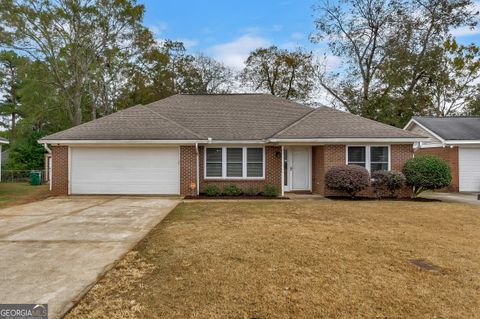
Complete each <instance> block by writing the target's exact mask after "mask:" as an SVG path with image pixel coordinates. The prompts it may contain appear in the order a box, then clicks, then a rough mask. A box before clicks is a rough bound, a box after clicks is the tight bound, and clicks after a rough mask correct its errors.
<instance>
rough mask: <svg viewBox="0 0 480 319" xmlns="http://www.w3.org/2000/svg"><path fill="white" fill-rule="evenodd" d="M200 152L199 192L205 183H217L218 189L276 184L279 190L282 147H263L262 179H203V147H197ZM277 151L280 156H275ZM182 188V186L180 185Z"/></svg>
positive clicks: (261, 186) (260, 187)
mask: <svg viewBox="0 0 480 319" xmlns="http://www.w3.org/2000/svg"><path fill="white" fill-rule="evenodd" d="M199 152H200V192H203V188H204V187H205V186H206V185H217V186H218V187H220V189H223V187H224V186H225V185H231V184H233V185H236V186H238V187H240V188H242V189H247V188H249V187H258V189H259V190H260V191H262V190H263V187H264V186H265V185H267V184H273V185H275V186H277V189H278V191H279V192H281V189H282V188H281V187H282V157H281V152H282V148H281V147H280V146H266V147H265V179H262V180H237V179H230V180H229V179H208V180H205V179H204V176H205V173H204V172H205V171H204V159H203V158H204V154H205V153H204V147H203V146H201V147H199ZM277 152H278V153H279V154H280V156H278V157H277V155H276V154H277ZM181 188H182V187H181Z"/></svg>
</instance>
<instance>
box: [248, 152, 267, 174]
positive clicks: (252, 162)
mask: <svg viewBox="0 0 480 319" xmlns="http://www.w3.org/2000/svg"><path fill="white" fill-rule="evenodd" d="M262 176H263V148H247V177H262Z"/></svg>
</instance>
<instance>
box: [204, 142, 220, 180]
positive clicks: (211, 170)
mask: <svg viewBox="0 0 480 319" xmlns="http://www.w3.org/2000/svg"><path fill="white" fill-rule="evenodd" d="M222 153H223V150H222V149H221V148H207V152H206V155H207V156H206V159H207V161H206V164H207V165H206V166H205V167H206V174H207V176H209V177H222V158H223V156H222Z"/></svg>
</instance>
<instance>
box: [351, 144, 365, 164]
mask: <svg viewBox="0 0 480 319" xmlns="http://www.w3.org/2000/svg"><path fill="white" fill-rule="evenodd" d="M365 160H366V157H365V147H364V146H350V147H348V164H357V165H361V164H362V163H363V165H362V166H365Z"/></svg>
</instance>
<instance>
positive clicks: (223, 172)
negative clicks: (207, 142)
mask: <svg viewBox="0 0 480 319" xmlns="http://www.w3.org/2000/svg"><path fill="white" fill-rule="evenodd" d="M205 177H206V178H233V179H235V178H236V179H248V178H264V150H263V148H262V147H207V148H206V149H205Z"/></svg>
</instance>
